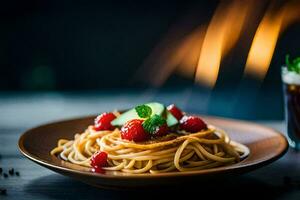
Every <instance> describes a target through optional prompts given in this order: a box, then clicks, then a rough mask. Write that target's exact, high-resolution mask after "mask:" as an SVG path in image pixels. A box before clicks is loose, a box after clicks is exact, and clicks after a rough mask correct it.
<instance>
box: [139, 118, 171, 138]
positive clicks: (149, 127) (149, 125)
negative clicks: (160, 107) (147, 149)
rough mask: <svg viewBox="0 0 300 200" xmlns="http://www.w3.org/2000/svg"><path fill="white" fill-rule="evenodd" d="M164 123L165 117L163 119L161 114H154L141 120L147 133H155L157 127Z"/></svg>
mask: <svg viewBox="0 0 300 200" xmlns="http://www.w3.org/2000/svg"><path fill="white" fill-rule="evenodd" d="M166 123H167V122H166V119H164V118H163V117H162V116H159V115H157V114H155V115H153V116H152V117H150V118H148V119H146V120H145V121H144V122H143V128H144V129H145V130H146V131H147V132H148V133H150V134H153V133H155V131H156V130H157V128H158V127H160V126H162V125H164V124H166Z"/></svg>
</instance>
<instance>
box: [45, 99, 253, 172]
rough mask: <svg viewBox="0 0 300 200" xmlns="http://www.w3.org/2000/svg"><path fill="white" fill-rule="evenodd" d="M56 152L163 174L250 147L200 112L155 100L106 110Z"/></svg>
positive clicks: (216, 162) (107, 166)
mask: <svg viewBox="0 0 300 200" xmlns="http://www.w3.org/2000/svg"><path fill="white" fill-rule="evenodd" d="M50 153H51V154H52V155H57V156H59V158H61V159H63V160H64V161H67V162H71V163H74V164H77V165H81V166H86V167H89V168H91V170H92V171H93V172H98V173H104V172H105V171H107V170H110V171H121V172H125V173H130V174H141V173H151V174H157V173H163V172H172V171H173V172H174V171H180V172H184V171H194V170H202V169H209V168H215V167H219V166H222V165H229V164H234V163H237V162H240V161H241V160H242V159H244V158H245V157H246V156H247V155H249V149H248V148H247V147H246V146H244V145H242V144H240V143H238V142H235V141H232V140H230V138H229V137H228V135H227V133H226V132H225V131H224V130H222V129H220V128H217V127H214V126H213V125H210V124H207V123H206V122H205V121H203V119H201V118H200V117H199V116H195V115H188V114H186V113H184V112H183V111H181V110H180V109H179V108H178V107H177V106H176V105H174V104H172V105H169V106H167V107H166V106H164V105H163V104H161V103H157V102H152V103H147V104H142V105H138V106H136V107H135V108H132V109H130V110H128V111H126V112H123V113H120V112H117V111H116V112H109V113H102V114H101V115H99V116H98V117H96V119H95V122H94V124H93V125H90V126H88V127H87V129H86V130H85V131H84V132H83V133H80V134H75V136H74V139H73V140H67V139H60V140H59V141H58V144H57V146H56V147H55V148H54V149H53V150H52V151H51V152H50Z"/></svg>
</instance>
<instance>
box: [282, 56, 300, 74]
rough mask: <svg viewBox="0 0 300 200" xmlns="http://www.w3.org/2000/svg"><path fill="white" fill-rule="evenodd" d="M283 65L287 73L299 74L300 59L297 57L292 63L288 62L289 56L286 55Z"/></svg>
mask: <svg viewBox="0 0 300 200" xmlns="http://www.w3.org/2000/svg"><path fill="white" fill-rule="evenodd" d="M285 63H286V66H287V68H288V71H292V72H296V73H298V74H300V57H297V58H295V59H293V60H292V61H290V55H286V57H285Z"/></svg>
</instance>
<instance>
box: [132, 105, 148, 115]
mask: <svg viewBox="0 0 300 200" xmlns="http://www.w3.org/2000/svg"><path fill="white" fill-rule="evenodd" d="M135 111H136V112H137V114H138V116H139V117H140V118H148V117H150V116H151V114H152V109H151V107H150V106H147V105H139V106H136V107H135Z"/></svg>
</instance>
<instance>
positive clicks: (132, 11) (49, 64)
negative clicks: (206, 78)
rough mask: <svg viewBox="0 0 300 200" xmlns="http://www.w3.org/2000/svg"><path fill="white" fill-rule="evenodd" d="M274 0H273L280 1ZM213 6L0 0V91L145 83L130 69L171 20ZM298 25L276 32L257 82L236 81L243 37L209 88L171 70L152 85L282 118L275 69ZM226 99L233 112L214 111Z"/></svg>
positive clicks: (197, 19)
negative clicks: (262, 75)
mask: <svg viewBox="0 0 300 200" xmlns="http://www.w3.org/2000/svg"><path fill="white" fill-rule="evenodd" d="M270 2H272V1H266V0H265V1H260V4H258V6H261V7H262V10H264V9H265V7H267V6H268V5H269V4H270ZM277 2H279V5H280V3H281V2H282V1H277ZM219 3H220V1H216V0H214V1H196V0H186V1H179V0H174V1H156V0H155V1H133V0H132V1H116V0H113V1H68V0H65V1H57V0H52V1H33V0H28V1H21V0H12V1H9V2H6V3H2V5H1V6H0V13H1V27H0V41H1V45H0V66H1V73H0V90H1V91H2V92H31V93H32V92H45V91H55V92H64V91H76V92H83V93H84V92H86V91H94V92H96V93H97V92H98V93H99V92H100V93H101V92H105V91H116V92H117V91H118V90H122V91H126V90H130V91H132V90H133V91H140V90H143V89H145V88H152V86H151V85H150V84H148V83H146V82H144V81H142V80H143V77H136V72H137V70H138V68H139V67H140V66H141V65H142V64H143V62H144V61H145V59H146V58H147V56H148V55H149V54H150V53H151V52H152V51H153V48H154V47H155V46H156V45H157V44H158V43H159V42H160V41H161V39H162V38H163V37H164V36H165V34H166V33H167V32H168V30H169V29H170V27H172V26H173V25H175V24H176V23H179V22H182V21H184V20H188V22H187V23H186V24H188V26H187V29H193V28H195V27H197V26H198V25H200V24H202V23H209V21H210V19H211V17H212V16H213V13H214V11H215V9H216V7H217V5H218V4H219ZM228 3H230V1H228ZM262 16H263V12H262V13H261V17H262ZM259 18H260V17H259ZM258 23H259V21H258ZM257 25H258V24H254V26H257ZM299 27H300V26H299V23H298V24H297V23H296V24H293V25H291V26H290V27H289V28H288V29H287V30H286V31H285V32H283V33H282V34H281V36H280V38H279V40H278V43H277V45H276V49H275V53H274V56H273V59H272V62H271V65H270V68H269V71H268V73H267V75H266V77H265V79H264V80H261V81H258V80H255V79H253V80H252V79H246V80H243V79H242V72H243V68H244V66H245V62H246V58H247V54H246V52H248V50H249V48H250V44H251V40H250V43H249V42H248V43H249V44H248V43H246V44H245V45H244V46H243V49H244V50H243V51H240V49H238V48H237V49H235V50H233V51H232V52H231V53H230V55H229V56H227V57H226V58H225V59H224V60H223V61H222V65H221V69H220V73H219V78H218V81H217V84H216V87H215V88H214V89H213V90H209V91H208V90H207V89H205V88H202V87H199V86H197V85H195V84H194V80H192V79H187V78H184V77H182V76H181V75H179V74H176V73H174V74H172V75H171V76H170V77H169V78H168V80H167V81H166V82H165V84H164V85H163V86H162V87H160V88H157V89H158V90H159V91H161V92H164V91H166V90H167V91H176V90H181V89H183V88H190V90H191V91H192V93H193V94H197V93H199V94H203V95H204V96H207V95H209V96H210V97H211V98H210V101H211V102H212V103H211V104H210V105H217V106H216V108H214V106H211V107H212V109H210V112H208V114H216V115H222V116H230V117H237V118H247V119H248V118H251V119H253V118H255V119H261V118H262V119H264V118H268V119H282V118H283V110H282V107H283V101H282V90H281V78H280V67H281V66H282V64H284V58H285V55H286V54H287V53H289V54H291V56H292V57H293V56H296V55H300V53H299V46H300V39H299V35H300V28H299ZM249 37H250V38H251V37H253V34H252V35H251V34H250V36H249ZM240 48H241V47H240ZM145 73H147V72H145ZM157 73H159V71H158V72H157ZM139 76H143V75H139ZM233 97H234V99H233ZM195 98H197V95H195ZM200 100H201V99H200ZM232 101H235V102H238V103H235V106H237V107H239V109H237V110H238V112H235V113H231V112H229V113H226V112H225V111H224V110H222V108H223V107H224V109H225V108H226V107H227V106H228V104H227V103H228V102H232ZM191 102H193V100H191ZM224 112H225V114H224Z"/></svg>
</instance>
